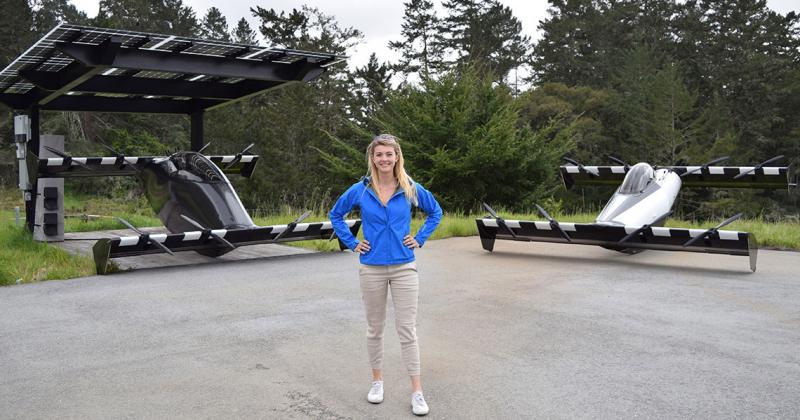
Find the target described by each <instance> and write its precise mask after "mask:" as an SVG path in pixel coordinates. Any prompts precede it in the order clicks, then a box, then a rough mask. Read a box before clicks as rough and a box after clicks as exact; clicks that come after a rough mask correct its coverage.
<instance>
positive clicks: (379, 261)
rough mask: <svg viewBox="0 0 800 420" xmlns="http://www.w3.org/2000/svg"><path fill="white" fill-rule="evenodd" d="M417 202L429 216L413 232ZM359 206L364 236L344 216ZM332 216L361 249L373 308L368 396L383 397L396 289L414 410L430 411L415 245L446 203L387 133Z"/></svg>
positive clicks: (365, 291) (364, 284) (365, 290)
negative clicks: (409, 169)
mask: <svg viewBox="0 0 800 420" xmlns="http://www.w3.org/2000/svg"><path fill="white" fill-rule="evenodd" d="M412 206H416V207H419V208H420V209H422V210H423V211H424V212H425V213H426V214H427V216H428V217H427V219H426V220H425V224H424V225H423V226H422V229H420V230H419V232H417V234H416V235H414V236H411V234H410V231H411V207H412ZM354 207H358V208H360V209H361V223H362V226H363V229H364V230H363V231H364V240H363V241H359V240H358V239H356V237H355V236H353V234H352V233H350V230H349V229H348V227H347V225H346V224H345V222H344V217H345V216H346V215H347V213H349V212H350V210H352V209H353V208H354ZM330 218H331V223H332V224H333V228H334V229H335V230H336V234H337V235H338V236H339V239H341V240H342V242H343V243H344V244H346V245H347V246H348V247H349V248H350V249H352V250H353V251H355V252H357V253H359V254H360V256H359V258H360V260H361V267H360V268H359V271H358V273H359V280H360V283H361V294H362V298H363V300H364V307H365V309H366V313H367V352H368V353H369V360H370V365H371V366H372V387H371V388H370V391H369V393H368V394H367V400H368V401H369V402H371V403H374V404H378V403H380V402H382V401H383V376H382V373H381V370H382V368H383V366H382V362H383V330H384V326H385V321H386V295H387V290H391V293H392V302H393V303H394V310H395V318H396V319H395V326H396V328H397V335H398V337H399V338H400V348H401V352H402V355H403V361H404V362H405V364H406V369H407V370H408V374H409V376H410V377H411V392H412V394H411V409H412V412H413V413H414V414H416V415H420V416H424V415H425V414H428V411H429V410H428V405H427V403H426V402H425V398H424V397H423V395H422V380H421V379H420V362H419V347H418V345H417V332H416V321H417V298H418V296H419V277H418V275H417V266H416V263H415V262H414V248H419V247H421V246H422V245H423V244H424V243H425V240H426V239H428V237H429V236H430V235H431V233H433V231H434V230H435V229H436V226H437V225H438V224H439V220H441V218H442V209H441V207H439V203H437V202H436V199H434V198H433V195H432V194H431V193H430V192H428V190H426V189H425V188H423V187H422V186H421V185H419V184H417V183H415V182H414V181H413V180H412V179H411V178H410V177H409V176H408V174H407V173H406V172H405V170H404V169H403V152H402V151H401V150H400V144H399V143H398V142H397V139H396V138H395V137H394V136H392V135H390V134H381V135H379V136H376V137H375V138H374V139H372V142H371V143H370V144H369V146H368V147H367V176H366V177H364V178H362V179H361V181H359V182H357V183H355V184H353V186H351V187H350V188H349V189H348V190H347V191H345V193H344V194H342V196H341V197H339V199H338V200H337V201H336V205H334V207H333V209H332V210H331V212H330Z"/></svg>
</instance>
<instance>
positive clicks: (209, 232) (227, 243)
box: [181, 214, 236, 249]
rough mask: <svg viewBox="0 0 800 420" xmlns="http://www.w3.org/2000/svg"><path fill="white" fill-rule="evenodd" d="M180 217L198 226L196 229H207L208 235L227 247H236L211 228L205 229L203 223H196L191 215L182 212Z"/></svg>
mask: <svg viewBox="0 0 800 420" xmlns="http://www.w3.org/2000/svg"><path fill="white" fill-rule="evenodd" d="M181 218H183V220H186V221H187V222H189V223H190V224H191V225H192V226H194V227H196V228H198V229H200V230H202V231H206V230H207V231H208V234H209V236H211V237H212V238H214V239H216V240H217V241H218V242H221V243H222V244H223V245H225V246H227V247H228V248H230V249H236V246H235V245H234V244H232V243H230V242H229V241H228V240H227V239H225V238H223V237H222V236H219V235H217V234H216V233H214V232H212V231H211V229H207V228H206V227H204V226H203V225H201V224H200V223H198V222H197V221H196V220H194V219H192V218H191V217H189V216H187V215H185V214H182V215H181Z"/></svg>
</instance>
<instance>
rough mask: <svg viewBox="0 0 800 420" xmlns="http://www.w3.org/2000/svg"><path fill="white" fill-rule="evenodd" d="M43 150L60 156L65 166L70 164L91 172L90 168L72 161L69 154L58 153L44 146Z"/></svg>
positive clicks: (56, 150) (58, 151)
mask: <svg viewBox="0 0 800 420" xmlns="http://www.w3.org/2000/svg"><path fill="white" fill-rule="evenodd" d="M44 148H45V149H47V150H49V151H50V152H51V153H53V154H56V155H58V156H61V157H62V158H64V163H65V164H67V165H71V164H73V163H74V164H76V165H78V166H81V167H83V168H84V169H87V170H89V171H91V170H93V169H92V168H90V167H88V166H86V164H84V163H81V162H78V161H77V160H75V159H73V158H72V156H71V155H70V154H69V153H65V152H62V151H60V150H58V149H54V148H52V147H50V146H44Z"/></svg>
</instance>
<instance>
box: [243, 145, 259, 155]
mask: <svg viewBox="0 0 800 420" xmlns="http://www.w3.org/2000/svg"><path fill="white" fill-rule="evenodd" d="M255 145H256V144H255V143H250V145H249V146H247V147H245V148H244V150H242V151H241V152H239V154H242V155H243V154H245V153H246V152H247V151H248V150H250V149H252V148H253V146H255Z"/></svg>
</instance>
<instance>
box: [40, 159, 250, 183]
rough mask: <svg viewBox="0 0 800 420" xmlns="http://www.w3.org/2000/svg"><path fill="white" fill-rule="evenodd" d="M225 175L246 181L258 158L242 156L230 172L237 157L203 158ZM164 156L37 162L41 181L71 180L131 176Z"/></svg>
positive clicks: (43, 160) (42, 160)
mask: <svg viewBox="0 0 800 420" xmlns="http://www.w3.org/2000/svg"><path fill="white" fill-rule="evenodd" d="M206 157H207V158H208V159H210V160H211V161H212V162H214V164H216V165H217V166H218V167H219V168H220V170H222V172H224V173H225V174H228V175H241V176H243V177H245V178H249V177H250V175H252V174H253V170H255V167H256V163H257V162H258V158H259V156H258V155H245V156H242V158H241V160H239V161H238V162H236V163H235V164H234V165H232V166H231V167H230V168H227V169H225V167H226V166H227V165H228V163H230V162H232V161H233V160H234V159H235V158H236V156H235V155H228V156H222V155H219V156H216V155H215V156H206ZM166 158H167V157H166V156H138V157H137V156H124V157H114V156H111V157H70V158H62V157H58V158H40V159H39V174H40V175H39V176H40V177H42V178H72V177H90V176H130V175H136V174H137V173H138V172H139V170H141V169H142V168H144V167H145V166H147V164H148V163H150V162H153V161H154V160H155V161H158V160H159V159H166Z"/></svg>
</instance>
